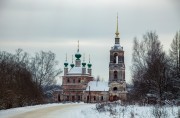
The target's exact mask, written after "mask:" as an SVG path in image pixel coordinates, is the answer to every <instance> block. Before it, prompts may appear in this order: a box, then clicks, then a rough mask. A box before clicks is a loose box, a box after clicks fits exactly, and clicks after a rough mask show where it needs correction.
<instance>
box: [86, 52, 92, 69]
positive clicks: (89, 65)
mask: <svg viewBox="0 0 180 118" xmlns="http://www.w3.org/2000/svg"><path fill="white" fill-rule="evenodd" d="M87 66H88V68H91V66H92V64H91V63H90V55H89V63H88V64H87Z"/></svg>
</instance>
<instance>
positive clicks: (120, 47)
mask: <svg viewBox="0 0 180 118" xmlns="http://www.w3.org/2000/svg"><path fill="white" fill-rule="evenodd" d="M111 49H113V50H123V48H122V46H120V44H114V46H113V47H111Z"/></svg>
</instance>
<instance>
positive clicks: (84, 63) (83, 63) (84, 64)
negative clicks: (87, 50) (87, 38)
mask: <svg viewBox="0 0 180 118" xmlns="http://www.w3.org/2000/svg"><path fill="white" fill-rule="evenodd" d="M82 66H83V67H85V66H86V62H85V54H84V58H83V62H82Z"/></svg>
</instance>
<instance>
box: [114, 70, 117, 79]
mask: <svg viewBox="0 0 180 118" xmlns="http://www.w3.org/2000/svg"><path fill="white" fill-rule="evenodd" d="M114 79H117V71H114Z"/></svg>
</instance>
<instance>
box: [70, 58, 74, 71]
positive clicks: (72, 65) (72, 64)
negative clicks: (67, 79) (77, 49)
mask: <svg viewBox="0 0 180 118" xmlns="http://www.w3.org/2000/svg"><path fill="white" fill-rule="evenodd" d="M70 66H71V68H73V67H74V63H73V55H72V63H71V64H70Z"/></svg>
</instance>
